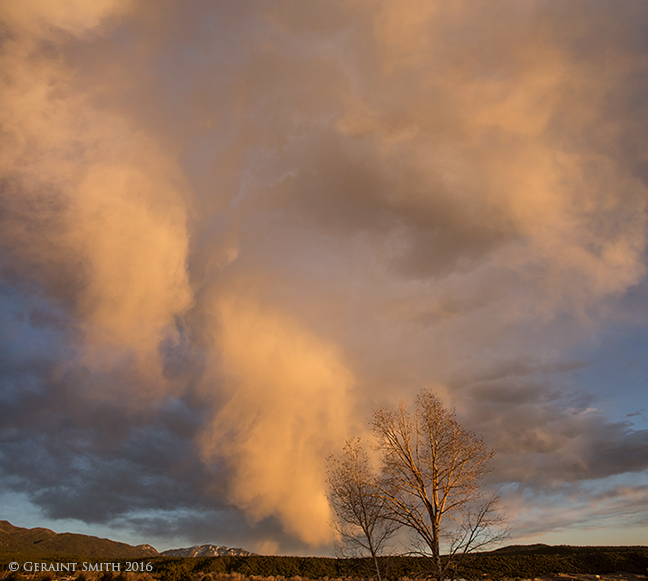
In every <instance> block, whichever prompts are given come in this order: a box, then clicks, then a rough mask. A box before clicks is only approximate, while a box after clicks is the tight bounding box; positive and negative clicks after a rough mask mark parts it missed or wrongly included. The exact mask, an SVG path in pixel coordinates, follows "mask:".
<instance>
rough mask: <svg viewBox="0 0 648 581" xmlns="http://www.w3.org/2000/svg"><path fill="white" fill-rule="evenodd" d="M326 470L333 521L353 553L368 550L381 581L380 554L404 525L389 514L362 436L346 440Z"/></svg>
mask: <svg viewBox="0 0 648 581" xmlns="http://www.w3.org/2000/svg"><path fill="white" fill-rule="evenodd" d="M327 473H328V485H329V502H330V503H331V506H332V507H333V511H334V512H335V516H336V519H335V520H334V521H332V522H331V525H332V526H333V528H334V529H335V530H336V531H337V532H338V534H339V535H340V537H341V539H342V542H343V543H344V546H345V547H346V548H347V549H348V550H350V551H351V553H352V554H367V553H369V555H370V556H371V558H372V560H373V563H374V567H375V568H376V575H377V577H378V581H381V579H382V578H381V575H380V562H379V559H378V556H379V555H380V554H381V552H382V551H383V550H384V548H385V545H386V543H387V541H388V540H389V538H390V537H391V536H392V535H393V534H394V533H395V532H396V530H398V528H400V526H401V525H400V524H399V523H398V522H396V521H394V520H393V519H391V518H390V516H391V514H390V510H389V502H388V501H387V499H386V498H385V497H384V495H383V494H382V491H381V489H379V488H378V485H377V477H376V474H375V473H374V471H373V470H372V469H371V464H370V462H369V457H368V456H367V453H366V452H365V450H364V449H363V447H362V443H361V442H360V438H356V439H355V440H352V441H350V442H347V443H346V445H345V446H344V449H343V452H342V456H341V457H334V456H332V457H330V458H329V459H328V470H327ZM382 489H383V490H387V489H388V486H387V487H386V486H383V487H382Z"/></svg>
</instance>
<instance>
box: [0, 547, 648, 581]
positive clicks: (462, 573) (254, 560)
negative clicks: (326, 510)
mask: <svg viewBox="0 0 648 581" xmlns="http://www.w3.org/2000/svg"><path fill="white" fill-rule="evenodd" d="M38 560H40V561H46V562H54V563H55V562H66V561H67V562H74V561H76V562H78V563H81V562H84V561H95V562H100V561H102V559H90V558H88V557H83V556H81V557H70V556H65V557H62V556H61V555H57V556H53V557H47V556H46V555H43V556H39V557H36V556H34V554H33V553H31V554H29V555H24V556H22V557H21V556H20V555H16V554H11V555H10V556H9V555H3V556H0V571H4V574H2V573H0V577H10V578H11V579H13V580H15V581H19V579H21V578H23V579H24V578H28V576H26V575H24V574H23V575H22V576H21V575H19V574H10V573H9V571H8V565H9V563H10V562H11V561H17V562H20V563H23V562H26V561H31V562H35V561H38ZM381 560H382V563H381V567H382V569H383V570H384V571H385V574H386V577H387V578H388V579H406V578H409V579H420V578H426V577H430V576H431V573H432V570H433V568H432V566H431V563H430V561H429V560H428V559H426V558H424V557H381ZM115 562H121V563H125V562H126V560H124V559H122V560H115ZM146 562H148V563H151V564H152V569H153V571H152V572H151V573H138V574H133V573H125V572H124V569H125V566H122V567H121V569H122V571H121V572H120V573H119V574H117V573H112V572H104V573H100V574H97V573H90V574H88V573H86V574H83V573H79V572H78V571H77V573H76V578H77V579H78V580H79V581H84V580H85V581H157V580H159V581H241V579H242V578H243V577H247V578H254V577H257V578H274V579H275V580H277V579H281V578H284V579H292V580H293V581H298V579H329V580H332V579H360V578H371V577H373V576H374V569H373V563H372V562H371V560H370V559H368V558H365V559H335V558H326V557H270V556H249V557H201V558H173V557H153V558H147V559H146ZM618 572H624V573H632V574H639V575H646V573H647V572H648V547H570V546H557V547H552V546H547V545H532V546H519V547H515V546H514V547H506V548H504V549H499V550H497V551H490V552H487V553H476V554H474V555H472V556H471V557H470V559H469V561H467V562H466V563H464V565H463V566H462V567H461V568H459V569H457V571H456V572H455V573H454V576H455V577H459V578H465V579H477V578H484V577H487V578H490V579H501V578H510V579H515V578H524V579H533V578H535V577H543V576H549V575H552V574H558V573H571V574H590V575H605V574H611V573H618ZM64 576H65V575H56V574H52V573H35V574H33V575H31V577H33V578H36V579H44V580H46V579H54V578H61V577H64Z"/></svg>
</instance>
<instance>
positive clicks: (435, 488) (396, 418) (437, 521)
mask: <svg viewBox="0 0 648 581" xmlns="http://www.w3.org/2000/svg"><path fill="white" fill-rule="evenodd" d="M371 424H372V429H373V433H374V435H375V437H376V439H377V443H378V448H379V450H380V452H381V453H382V464H383V466H382V470H383V473H382V477H381V480H380V482H378V483H377V486H378V488H379V489H380V493H379V495H380V498H381V499H382V500H383V501H384V502H385V503H386V505H387V507H388V508H389V511H390V513H391V514H390V518H392V519H393V520H394V521H395V522H398V523H400V524H402V525H405V526H407V527H409V528H410V529H412V531H413V532H414V533H415V536H417V537H418V539H419V541H421V542H422V544H423V546H424V547H425V553H426V554H427V555H428V556H430V557H431V559H432V562H433V572H434V576H435V577H436V578H437V579H438V580H439V581H440V580H441V579H443V578H444V577H445V575H446V573H447V571H448V569H449V568H451V567H453V566H456V564H457V563H458V562H461V561H462V560H463V558H464V557H465V556H466V555H467V554H468V553H469V552H470V551H474V550H476V549H483V548H485V547H487V546H489V545H491V544H493V543H495V542H498V541H501V540H503V539H504V538H505V537H506V536H507V530H506V529H505V528H504V527H503V517H502V516H501V514H500V513H499V511H498V502H499V498H498V496H497V494H494V495H493V496H491V497H489V498H485V495H484V493H483V492H482V491H481V489H480V486H481V481H482V478H483V477H484V475H486V474H487V473H488V472H490V469H489V468H488V463H489V461H490V460H491V458H492V457H493V455H494V453H495V452H494V450H487V449H486V447H485V445H484V442H483V440H482V438H479V437H477V436H476V435H475V434H474V433H472V432H469V431H467V430H465V429H464V428H463V427H462V426H461V425H460V424H459V422H458V421H457V418H456V414H455V412H454V410H452V411H451V410H448V409H446V408H445V407H444V406H443V404H442V403H441V401H440V400H439V398H437V397H436V396H435V395H434V394H433V393H432V392H430V391H428V390H424V391H422V392H421V393H420V394H419V395H418V396H417V398H416V411H415V413H414V414H413V415H412V414H410V413H409V411H408V410H407V408H406V407H405V404H403V403H401V405H400V407H399V408H398V409H385V408H381V409H378V410H376V411H375V412H374V415H373V419H372V421H371ZM441 541H443V543H444V545H445V549H446V551H447V552H448V559H446V562H445V565H444V564H443V562H442V560H441V552H440V551H441V548H440V547H441Z"/></svg>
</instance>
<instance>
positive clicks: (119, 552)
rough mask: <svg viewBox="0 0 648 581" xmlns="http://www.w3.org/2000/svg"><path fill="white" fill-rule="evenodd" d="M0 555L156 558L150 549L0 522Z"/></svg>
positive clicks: (153, 551) (155, 554) (152, 549)
mask: <svg viewBox="0 0 648 581" xmlns="http://www.w3.org/2000/svg"><path fill="white" fill-rule="evenodd" d="M0 554H4V555H10V554H29V555H77V556H81V555H87V556H89V557H97V558H113V559H127V558H140V557H156V556H158V555H159V553H158V552H157V551H156V550H155V549H154V548H153V547H151V545H138V546H137V547H133V546H132V545H127V544H126V543H119V542H117V541H111V540H109V539H100V538H98V537H91V536H89V535H79V534H74V533H55V532H54V531H51V530H49V529H42V528H35V529H25V528H21V527H15V526H13V525H12V524H11V523H10V522H8V521H6V520H3V521H0Z"/></svg>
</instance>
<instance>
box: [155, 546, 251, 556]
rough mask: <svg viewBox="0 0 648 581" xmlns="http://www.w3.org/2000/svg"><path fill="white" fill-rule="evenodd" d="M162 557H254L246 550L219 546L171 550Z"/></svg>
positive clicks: (164, 552) (163, 553) (163, 552)
mask: <svg viewBox="0 0 648 581" xmlns="http://www.w3.org/2000/svg"><path fill="white" fill-rule="evenodd" d="M160 554H161V555H166V556H167V557H222V556H224V555H227V556H231V557H247V556H248V555H254V553H250V551H246V550H245V549H230V548H229V547H220V546H217V545H195V546H193V547H189V548H187V549H169V550H168V551H162V553H160Z"/></svg>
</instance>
